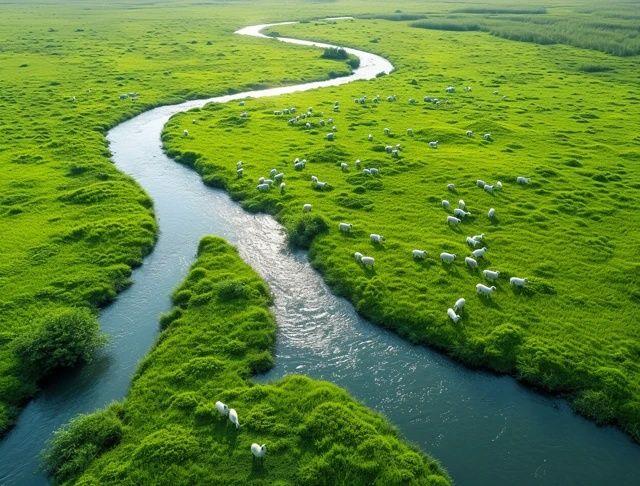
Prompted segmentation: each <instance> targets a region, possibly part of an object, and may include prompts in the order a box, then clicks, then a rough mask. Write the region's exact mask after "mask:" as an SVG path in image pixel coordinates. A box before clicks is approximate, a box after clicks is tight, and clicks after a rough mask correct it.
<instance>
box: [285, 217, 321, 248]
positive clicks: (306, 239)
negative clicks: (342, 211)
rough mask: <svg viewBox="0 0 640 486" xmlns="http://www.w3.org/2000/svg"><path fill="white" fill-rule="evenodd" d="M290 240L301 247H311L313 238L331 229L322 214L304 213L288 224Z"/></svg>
mask: <svg viewBox="0 0 640 486" xmlns="http://www.w3.org/2000/svg"><path fill="white" fill-rule="evenodd" d="M287 230H288V234H289V242H290V243H291V245H293V246H295V247H299V248H309V246H311V242H312V241H313V239H314V238H315V237H316V236H318V235H320V234H322V233H326V232H327V231H328V230H329V226H328V225H327V222H326V221H325V220H324V219H323V218H322V216H318V215H314V216H311V215H309V214H306V215H303V216H301V217H299V218H297V219H295V220H293V221H290V222H289V224H287Z"/></svg>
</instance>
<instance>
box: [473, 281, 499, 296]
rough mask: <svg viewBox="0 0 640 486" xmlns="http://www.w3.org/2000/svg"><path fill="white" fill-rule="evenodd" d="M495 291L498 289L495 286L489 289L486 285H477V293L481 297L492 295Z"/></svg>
mask: <svg viewBox="0 0 640 486" xmlns="http://www.w3.org/2000/svg"><path fill="white" fill-rule="evenodd" d="M495 291H496V288H495V287H494V286H493V285H492V286H491V287H487V286H486V285H484V284H481V283H479V284H477V285H476V292H477V293H479V294H481V295H491V294H492V293H493V292H495Z"/></svg>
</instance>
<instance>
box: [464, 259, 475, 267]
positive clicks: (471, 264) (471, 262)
mask: <svg viewBox="0 0 640 486" xmlns="http://www.w3.org/2000/svg"><path fill="white" fill-rule="evenodd" d="M464 263H465V264H466V265H467V266H468V267H469V268H477V267H478V262H477V261H475V260H474V259H473V258H471V257H466V258H465V259H464Z"/></svg>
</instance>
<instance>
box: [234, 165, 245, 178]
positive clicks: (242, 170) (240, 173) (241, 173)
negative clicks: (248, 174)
mask: <svg viewBox="0 0 640 486" xmlns="http://www.w3.org/2000/svg"><path fill="white" fill-rule="evenodd" d="M236 174H237V175H238V177H242V175H243V174H244V169H243V168H242V167H240V168H239V169H236Z"/></svg>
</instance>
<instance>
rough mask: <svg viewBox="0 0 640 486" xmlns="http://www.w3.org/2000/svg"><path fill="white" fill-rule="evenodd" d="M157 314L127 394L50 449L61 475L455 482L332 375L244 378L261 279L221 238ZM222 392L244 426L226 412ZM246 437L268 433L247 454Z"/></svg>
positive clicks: (256, 330)
mask: <svg viewBox="0 0 640 486" xmlns="http://www.w3.org/2000/svg"><path fill="white" fill-rule="evenodd" d="M173 301H174V304H175V307H174V308H173V309H172V310H171V312H169V313H167V314H166V315H165V316H164V317H163V318H162V320H161V323H162V328H163V331H162V332H161V334H160V338H159V340H158V342H157V344H156V346H155V347H154V349H153V350H152V351H151V353H149V355H148V356H147V357H146V358H145V360H144V361H143V362H142V364H141V365H140V367H139V369H138V372H137V375H136V377H135V379H134V381H133V384H132V387H131V390H130V392H129V395H128V397H127V399H126V400H124V401H123V402H122V403H117V404H114V405H112V406H111V407H109V408H108V409H106V410H103V411H99V412H97V413H94V414H92V415H88V416H81V417H79V418H77V419H76V420H75V421H74V422H72V424H71V425H70V427H69V428H68V429H67V430H66V431H63V432H59V433H58V434H57V436H56V438H55V440H54V445H53V447H52V448H51V449H50V451H49V452H48V453H47V454H46V456H45V457H46V458H47V459H46V461H45V462H46V465H47V469H48V470H49V472H51V473H53V474H54V476H55V479H56V480H58V481H61V482H62V481H68V482H69V483H75V482H78V483H81V484H247V483H249V482H251V483H257V484H283V485H284V484H308V485H313V484H317V485H322V484H345V485H346V484H348V485H365V484H384V485H387V484H416V485H418V484H420V485H447V484H450V481H449V478H448V477H447V474H446V473H445V472H444V471H443V470H442V468H441V467H440V466H439V464H438V463H437V462H435V461H434V460H432V459H430V458H428V457H425V456H424V455H423V454H422V453H420V452H419V451H417V450H415V449H414V448H412V447H410V446H409V445H407V444H406V443H404V442H402V441H401V440H400V439H399V437H398V433H397V432H396V430H395V429H394V428H393V427H392V426H391V425H390V424H389V423H388V422H387V421H386V419H384V418H383V417H381V416H379V415H378V414H376V413H374V412H372V411H370V410H369V409H367V408H366V407H364V406H363V405H361V404H359V403H357V402H356V401H355V400H353V398H351V397H350V396H349V395H348V394H347V393H346V392H345V391H344V390H342V389H340V388H338V387H337V386H335V385H332V384H331V383H327V382H322V381H317V380H311V379H310V378H307V377H304V376H289V377H286V378H284V379H282V380H279V381H277V382H275V383H273V384H269V385H256V384H254V383H252V382H251V380H250V378H251V376H252V375H254V374H255V373H259V372H263V371H266V370H268V369H269V368H270V367H271V366H272V365H273V347H274V342H275V330H276V326H275V320H274V318H273V316H272V315H271V313H270V312H269V309H268V306H269V305H270V301H271V295H270V292H269V289H268V288H267V286H266V285H265V283H264V282H263V281H262V280H261V279H260V277H258V275H257V274H256V273H255V272H254V271H253V270H252V269H251V268H250V267H248V265H247V264H246V263H244V262H243V261H242V260H241V259H240V257H239V256H238V253H237V252H236V250H235V248H233V247H232V246H230V245H229V244H228V243H226V242H224V240H221V239H220V238H214V237H206V238H204V239H203V240H202V241H201V242H200V246H199V250H198V258H197V260H196V261H195V262H194V264H193V266H192V268H191V271H190V272H189V274H188V276H187V277H186V280H185V281H184V282H183V284H182V285H181V286H180V287H179V288H178V289H176V292H175V293H174V295H173ZM217 400H221V401H223V402H224V403H226V404H228V406H229V407H231V408H234V409H236V410H237V412H238V416H239V422H240V429H239V430H236V429H235V427H234V426H233V425H232V424H231V423H230V422H229V420H228V419H227V418H226V417H224V418H223V417H221V416H220V415H219V413H218V411H217V410H216V409H215V407H214V403H215V402H216V401H217ZM253 442H257V443H259V444H265V445H266V447H267V455H266V457H265V458H264V462H262V463H261V462H259V461H252V456H251V452H250V447H251V444H252V443H253Z"/></svg>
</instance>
